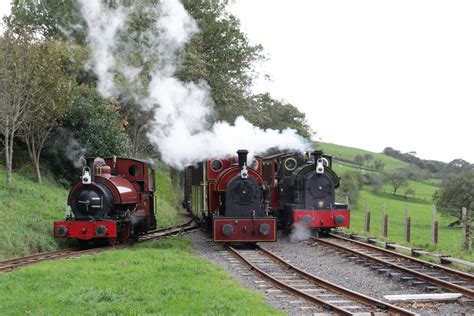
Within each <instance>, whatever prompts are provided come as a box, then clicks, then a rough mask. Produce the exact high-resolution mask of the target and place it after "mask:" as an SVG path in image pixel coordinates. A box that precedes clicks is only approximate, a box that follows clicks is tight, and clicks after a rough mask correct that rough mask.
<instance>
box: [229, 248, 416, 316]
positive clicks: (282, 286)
mask: <svg viewBox="0 0 474 316" xmlns="http://www.w3.org/2000/svg"><path fill="white" fill-rule="evenodd" d="M227 249H228V250H229V251H230V252H231V253H232V254H233V255H235V256H236V257H237V258H239V259H240V260H241V261H242V262H244V263H245V264H247V265H248V266H250V267H251V268H252V269H253V270H254V271H256V272H257V273H258V274H260V275H261V276H263V277H264V278H266V279H268V280H269V281H270V282H272V283H273V284H274V285H275V286H276V287H278V288H280V289H282V290H285V291H287V292H290V293H292V294H294V295H297V296H299V297H302V298H304V299H305V300H307V301H309V302H311V303H313V304H316V305H319V306H322V307H323V308H325V309H328V310H331V311H333V312H336V313H338V314H341V315H354V313H353V312H351V311H348V310H346V309H344V308H341V307H338V306H336V305H334V304H333V303H328V302H327V301H325V300H323V299H320V298H317V297H315V296H312V295H310V294H307V293H305V292H303V291H301V290H299V289H297V288H295V287H293V286H291V285H288V284H286V283H284V282H282V281H280V280H278V279H276V278H275V277H273V276H271V275H270V274H269V273H267V272H265V271H263V270H262V269H260V268H259V267H257V266H256V265H255V264H253V263H252V262H250V261H249V260H247V259H246V258H245V257H244V256H243V255H241V254H240V253H239V252H238V251H237V250H236V249H235V248H233V247H231V246H229V245H228V246H227ZM258 249H259V250H260V251H261V252H262V253H264V254H265V255H267V256H269V257H270V258H272V259H273V260H275V261H278V262H280V264H282V265H285V266H286V267H288V268H291V269H293V266H292V265H291V264H289V263H288V262H286V261H284V260H283V259H281V258H279V257H277V256H275V255H273V254H272V255H271V256H270V255H268V254H269V252H268V251H266V250H262V249H263V248H260V247H258ZM277 258H278V259H277ZM294 268H295V269H293V270H294V271H296V272H297V273H299V274H300V275H303V277H304V278H305V279H306V280H308V279H309V281H312V282H313V283H316V284H318V285H319V286H321V287H323V288H325V289H329V290H330V291H333V292H336V293H337V294H338V295H342V296H346V297H347V295H344V294H343V293H344V292H343V291H341V292H340V291H338V290H336V289H339V287H338V286H336V285H334V284H330V283H328V282H327V281H324V280H322V279H319V278H316V277H315V276H312V275H310V274H308V273H306V272H304V271H302V270H300V269H298V268H296V267H294ZM301 272H304V273H301ZM308 276H310V277H308ZM344 290H347V289H344ZM347 291H349V290H347ZM351 292H352V291H351ZM354 293H355V292H354ZM361 300H362V298H361ZM358 302H360V301H358ZM388 305H389V304H386V303H383V302H382V304H381V305H380V306H377V307H379V308H381V309H385V308H389V306H388ZM372 306H373V305H372ZM390 307H391V306H390ZM393 308H394V309H396V313H397V314H399V315H416V314H415V313H413V312H410V311H407V310H404V309H402V308H398V307H396V306H394V307H393ZM390 310H392V309H390Z"/></svg>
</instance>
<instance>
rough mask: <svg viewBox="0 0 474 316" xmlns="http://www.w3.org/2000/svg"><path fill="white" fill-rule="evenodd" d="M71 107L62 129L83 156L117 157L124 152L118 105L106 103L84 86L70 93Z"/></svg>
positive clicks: (113, 102)
mask: <svg viewBox="0 0 474 316" xmlns="http://www.w3.org/2000/svg"><path fill="white" fill-rule="evenodd" d="M73 93H74V95H73V98H74V99H73V105H72V109H71V111H69V112H68V113H67V115H66V118H65V123H64V126H65V127H66V128H68V129H70V130H71V131H72V133H73V135H74V138H75V139H76V140H77V141H78V142H79V143H80V144H81V145H82V146H84V149H85V155H87V156H93V157H95V156H101V157H110V156H112V155H121V154H123V153H124V152H125V150H126V148H127V141H128V140H127V134H126V133H125V128H124V125H125V124H126V121H125V120H124V119H123V117H121V116H120V114H119V113H118V108H119V104H118V103H117V102H116V101H115V100H112V99H111V100H106V99H104V98H102V97H101V96H100V95H99V93H98V92H97V91H96V90H95V89H94V88H91V87H88V86H86V85H82V86H79V87H77V88H75V89H74V92H73Z"/></svg>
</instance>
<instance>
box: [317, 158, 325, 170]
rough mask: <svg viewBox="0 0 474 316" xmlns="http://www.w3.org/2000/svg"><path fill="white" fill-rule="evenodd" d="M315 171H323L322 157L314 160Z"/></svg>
mask: <svg viewBox="0 0 474 316" xmlns="http://www.w3.org/2000/svg"><path fill="white" fill-rule="evenodd" d="M316 173H324V162H323V159H322V158H319V159H318V160H317V161H316Z"/></svg>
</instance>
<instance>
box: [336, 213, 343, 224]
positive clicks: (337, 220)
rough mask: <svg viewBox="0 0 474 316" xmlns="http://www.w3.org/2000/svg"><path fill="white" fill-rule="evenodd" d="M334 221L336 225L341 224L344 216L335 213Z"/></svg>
mask: <svg viewBox="0 0 474 316" xmlns="http://www.w3.org/2000/svg"><path fill="white" fill-rule="evenodd" d="M334 221H335V222H336V224H337V225H342V224H344V221H345V218H344V216H342V215H337V216H336V218H335V219H334Z"/></svg>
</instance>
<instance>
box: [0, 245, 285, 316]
mask: <svg viewBox="0 0 474 316" xmlns="http://www.w3.org/2000/svg"><path fill="white" fill-rule="evenodd" d="M0 284H1V286H0V306H1V307H2V309H1V314H2V315H28V314H34V315H149V314H154V315H155V314H159V315H270V314H271V315H280V314H282V313H280V312H279V311H277V310H275V309H273V308H271V307H269V306H267V305H266V304H265V302H264V297H263V296H262V295H261V294H259V293H256V292H253V291H250V290H248V289H246V288H244V287H242V286H241V285H240V284H238V283H237V281H236V280H234V279H233V278H231V277H229V276H228V275H227V273H226V272H225V271H224V270H223V269H222V268H221V267H219V266H217V265H215V264H212V263H210V262H208V261H206V260H204V259H202V258H199V257H198V256H196V255H195V254H194V252H193V250H192V248H191V242H190V241H189V240H187V239H184V238H171V239H165V240H161V241H153V242H147V243H143V244H139V245H137V246H135V247H133V248H129V249H123V250H113V251H107V252H103V253H100V254H96V255H92V256H84V257H81V258H76V259H67V260H58V261H51V262H44V263H40V264H37V265H35V266H32V267H27V268H23V269H21V270H17V271H14V272H11V273H4V274H1V275H0ZM282 315H283V314H282Z"/></svg>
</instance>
